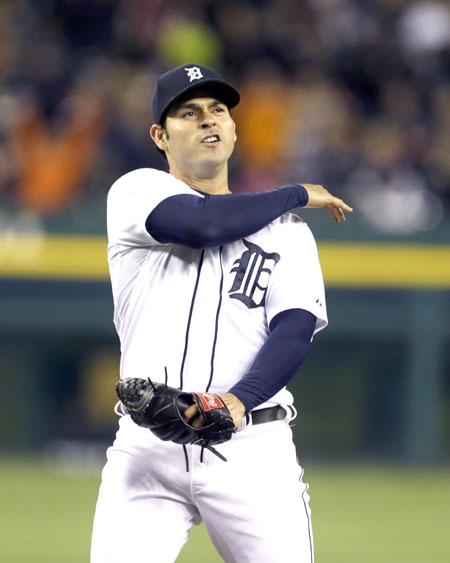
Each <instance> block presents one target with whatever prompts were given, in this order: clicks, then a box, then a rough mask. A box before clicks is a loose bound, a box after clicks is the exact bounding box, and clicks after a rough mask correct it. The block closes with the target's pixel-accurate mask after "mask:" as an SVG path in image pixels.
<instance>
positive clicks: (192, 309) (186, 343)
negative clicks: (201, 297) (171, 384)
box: [179, 250, 205, 389]
mask: <svg viewBox="0 0 450 563" xmlns="http://www.w3.org/2000/svg"><path fill="white" fill-rule="evenodd" d="M204 257H205V251H204V250H202V253H201V255H200V261H199V263H198V268H197V279H196V280H195V286H194V292H193V294H192V300H191V307H190V309H189V316H188V322H187V326H186V338H185V340H184V351H183V359H182V361H181V369H180V387H179V389H183V372H184V364H185V363H186V356H187V350H188V344H189V330H190V328H191V321H192V313H193V311H194V303H195V297H196V295H197V289H198V282H199V281H200V273H201V271H202V266H203V258H204Z"/></svg>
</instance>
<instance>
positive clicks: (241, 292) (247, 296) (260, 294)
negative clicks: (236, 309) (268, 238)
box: [228, 239, 280, 309]
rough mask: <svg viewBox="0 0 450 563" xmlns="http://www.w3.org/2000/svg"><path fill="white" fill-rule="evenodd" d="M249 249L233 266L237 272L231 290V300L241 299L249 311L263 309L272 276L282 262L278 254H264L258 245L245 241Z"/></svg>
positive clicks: (233, 269) (233, 270)
mask: <svg viewBox="0 0 450 563" xmlns="http://www.w3.org/2000/svg"><path fill="white" fill-rule="evenodd" d="M242 242H243V243H244V245H245V246H246V247H247V248H248V250H246V251H245V252H243V253H242V256H241V257H240V258H239V259H238V260H236V261H235V262H234V264H233V266H234V267H233V268H232V270H231V272H236V276H235V278H234V282H233V285H232V287H231V289H230V290H229V292H228V293H229V294H230V297H231V299H239V301H242V303H244V304H245V305H246V306H247V307H248V308H249V309H255V308H256V307H263V306H264V303H265V299H266V292H267V286H268V285H269V278H270V274H271V273H272V271H273V269H274V267H275V265H276V264H277V262H278V261H279V260H280V255H279V254H278V253H277V252H271V253H268V252H264V250H263V249H262V248H261V247H260V246H258V245H257V244H253V243H252V242H249V241H248V240H245V239H243V241H242Z"/></svg>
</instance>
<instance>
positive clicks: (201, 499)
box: [91, 64, 351, 563]
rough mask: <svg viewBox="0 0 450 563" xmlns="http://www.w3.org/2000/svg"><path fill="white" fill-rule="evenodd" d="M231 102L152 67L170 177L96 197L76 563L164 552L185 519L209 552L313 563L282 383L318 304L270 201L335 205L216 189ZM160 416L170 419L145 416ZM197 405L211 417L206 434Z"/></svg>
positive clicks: (256, 560) (317, 279)
mask: <svg viewBox="0 0 450 563" xmlns="http://www.w3.org/2000/svg"><path fill="white" fill-rule="evenodd" d="M239 99H240V96H239V92H238V91H237V90H236V89H235V88H234V87H233V86H232V85H231V84H229V83H228V82H226V81H225V80H224V79H223V78H222V77H221V76H220V75H219V74H218V73H216V72H215V71H213V70H211V69H209V68H207V67H204V66H201V65H199V64H187V65H183V66H180V67H177V68H175V69H173V70H171V71H169V72H167V73H166V74H163V75H162V76H161V77H160V78H159V80H158V82H157V85H156V90H155V93H154V98H153V112H154V118H155V123H154V124H153V125H152V127H151V131H150V135H151V138H152V140H153V142H154V143H155V145H156V147H157V148H158V149H159V150H160V151H163V152H164V154H165V156H166V158H167V161H168V164H169V168H170V172H169V173H165V172H162V171H158V170H153V169H146V168H144V169H140V170H135V171H133V172H130V173H128V174H125V175H124V176H122V177H121V178H119V179H118V180H117V181H116V182H115V183H114V184H113V186H112V188H111V190H110V192H109V194H108V204H107V205H108V239H109V244H108V260H109V266H110V274H111V283H112V290H113V298H114V305H115V313H114V323H115V326H116V329H117V332H118V334H119V337H120V342H121V365H120V377H121V380H120V382H119V384H118V393H119V396H120V398H121V399H122V410H123V413H124V416H122V417H121V418H120V421H119V430H118V432H117V436H116V440H115V441H114V444H113V446H112V447H110V448H109V449H108V452H107V459H108V461H107V463H106V465H105V468H104V470H103V473H102V485H101V487H100V492H99V498H98V502H97V508H96V514H95V520H94V528H93V537H92V547H91V563H114V562H121V563H123V562H124V561H148V562H150V561H152V562H157V563H165V562H167V563H168V562H173V561H175V560H176V558H177V556H178V554H179V552H180V550H181V548H182V547H183V545H184V544H185V542H186V541H187V540H188V533H189V530H190V528H191V527H192V526H193V525H195V524H199V523H200V522H201V521H203V522H204V523H205V526H206V528H207V530H208V533H209V535H210V537H211V539H212V541H213V543H214V545H215V547H216V548H217V551H218V552H219V554H220V555H221V557H222V558H223V559H224V560H225V561H227V562H239V563H244V562H253V563H264V562H271V563H274V562H281V561H298V562H302V563H303V562H304V563H311V562H312V561H313V540H312V530H311V518H310V509H309V504H308V501H309V496H308V493H307V488H308V486H307V484H306V483H304V482H303V480H302V476H303V469H302V467H301V466H300V465H299V463H298V461H297V457H296V452H295V447H294V444H293V441H292V433H291V429H290V427H289V422H290V421H291V420H292V419H293V418H294V417H295V415H296V411H295V408H294V406H293V397H292V395H291V393H290V392H289V391H288V390H287V389H286V384H287V383H288V382H289V380H290V379H291V378H292V377H293V375H294V374H295V373H296V371H297V369H298V367H299V366H300V365H301V363H302V361H303V360H304V358H305V357H306V355H307V353H308V351H309V348H310V343H311V340H312V337H313V335H314V334H315V333H316V332H318V331H320V330H321V329H323V328H324V327H325V326H326V324H327V313H326V304H325V295H324V287H323V279H322V274H321V269H320V265H319V260H318V256H317V249H316V245H315V242H314V239H313V236H312V234H311V232H310V230H309V228H308V226H307V225H306V223H305V222H303V221H302V220H301V219H300V218H298V217H297V216H296V215H294V214H291V213H288V212H289V211H290V210H292V209H294V208H298V207H302V206H306V205H307V206H308V207H326V208H328V211H329V213H330V215H331V216H332V218H333V219H335V220H336V221H338V222H339V221H343V220H345V216H344V212H345V211H347V212H350V211H351V208H350V207H348V206H347V205H346V204H345V203H344V202H343V201H341V200H340V199H338V198H336V197H334V196H332V195H331V194H329V193H328V192H327V191H326V190H325V189H324V188H322V187H321V186H314V185H300V184H291V185H287V186H283V187H278V188H274V189H272V190H269V191H267V192H263V193H258V194H231V192H230V190H229V187H228V178H227V166H228V160H229V158H230V156H231V154H232V152H233V148H234V144H235V141H236V127H235V123H234V121H233V119H232V117H231V114H230V109H231V108H233V107H234V106H236V105H237V104H238V102H239ZM274 103H277V101H276V100H274ZM274 134H277V133H276V131H274ZM160 392H161V393H164V392H166V393H169V399H167V400H166V402H164V401H162V397H163V395H161V394H160ZM187 392H189V393H187ZM191 392H192V393H193V394H191ZM180 397H181V399H180ZM192 397H194V398H195V400H191V398H192ZM180 401H181V402H180ZM183 401H184V402H183ZM155 405H157V406H155ZM180 405H184V406H180ZM167 411H170V413H171V414H170V416H171V417H172V418H174V417H175V418H177V417H179V420H177V422H172V418H171V419H170V421H169V422H164V424H162V423H161V417H163V416H164V413H166V412H167ZM205 411H209V412H211V413H218V414H217V420H219V419H220V420H219V423H220V424H222V426H219V427H218V428H219V430H217V432H216V434H215V435H214V436H215V437H214V439H213V438H212V434H209V431H210V429H211V428H212V427H215V425H216V423H217V420H214V421H212V422H211V423H210V421H209V419H207V418H206V415H205ZM230 421H231V422H230ZM230 425H231V426H230ZM149 428H150V430H149ZM183 428H184V430H183ZM186 429H187V430H186ZM185 430H186V432H188V438H186V432H185ZM189 432H199V434H198V436H199V438H198V439H192V438H191V435H190V434H189ZM218 436H219V437H218ZM212 444H215V445H214V447H212Z"/></svg>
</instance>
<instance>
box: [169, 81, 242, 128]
mask: <svg viewBox="0 0 450 563" xmlns="http://www.w3.org/2000/svg"><path fill="white" fill-rule="evenodd" d="M194 90H209V91H210V92H211V94H214V95H215V96H216V97H217V99H218V100H220V101H221V102H223V103H224V104H226V106H227V107H228V108H229V109H231V108H234V107H235V106H237V105H238V103H239V101H240V99H241V95H240V94H239V92H238V90H236V88H234V86H231V84H228V82H225V81H222V80H216V79H214V78H210V79H206V80H202V81H201V82H196V83H195V84H190V85H189V86H187V87H186V88H184V90H182V91H181V92H178V94H177V95H176V96H174V97H173V98H172V99H171V100H169V101H168V102H167V104H166V105H165V107H164V109H163V111H162V112H161V117H160V118H159V123H160V124H161V122H162V121H163V120H164V118H165V116H166V115H167V112H168V111H169V109H170V107H171V106H172V105H173V104H174V103H176V102H178V101H180V100H182V99H183V98H184V97H186V96H187V95H188V94H189V93H191V92H193V91H194Z"/></svg>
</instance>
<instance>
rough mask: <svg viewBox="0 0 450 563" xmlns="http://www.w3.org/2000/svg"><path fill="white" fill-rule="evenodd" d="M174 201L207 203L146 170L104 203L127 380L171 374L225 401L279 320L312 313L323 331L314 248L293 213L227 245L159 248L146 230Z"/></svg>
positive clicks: (282, 395)
mask: <svg viewBox="0 0 450 563" xmlns="http://www.w3.org/2000/svg"><path fill="white" fill-rule="evenodd" d="M177 194H192V195H195V196H196V197H199V198H201V197H204V196H203V195H202V194H200V193H198V192H196V191H195V190H193V189H191V188H190V187H189V186H188V185H187V184H185V183H184V182H182V181H181V180H177V179H176V178H174V177H173V176H171V175H170V174H168V173H165V172H161V171H158V170H153V169H150V168H143V169H140V170H135V171H133V172H130V173H128V174H125V175H124V176H122V177H121V178H119V179H118V180H117V181H116V182H115V183H114V185H113V186H112V188H111V190H110V192H109V194H108V211H107V215H108V240H109V244H108V260H109V267H110V273H111V283H112V290H113V297H114V305H115V314H114V323H115V326H116V329H117V332H118V334H119V337H120V341H121V352H122V356H121V377H122V378H125V377H141V378H147V377H150V378H151V379H152V380H153V381H164V368H167V372H168V384H169V385H171V386H174V387H179V388H183V389H184V390H186V391H204V390H208V391H211V392H213V393H217V394H222V393H225V392H227V391H228V390H229V389H230V388H231V387H232V386H233V385H234V384H235V383H236V382H237V381H239V380H240V379H241V378H242V377H243V376H244V375H245V373H246V372H247V371H248V369H249V368H250V366H251V365H252V363H253V361H254V359H255V357H256V355H257V353H258V351H259V350H260V348H261V347H262V345H263V344H264V342H265V340H266V339H267V337H268V334H269V328H268V327H269V324H270V322H271V320H272V319H273V318H274V317H275V316H276V315H277V314H278V313H280V312H281V311H284V310H287V309H294V308H300V309H305V310H307V311H310V312H311V313H312V314H313V315H315V316H316V317H317V322H316V327H315V332H317V331H319V330H321V329H322V328H324V327H325V326H326V325H327V313H326V304H325V293H324V285H323V278H322V272H321V269H320V264H319V260H318V255H317V248H316V245H315V241H314V238H313V236H312V234H311V231H310V230H309V228H308V226H307V225H306V223H305V222H304V221H302V220H301V219H300V218H298V217H297V216H296V215H293V214H290V213H287V214H284V215H283V216H282V217H280V218H279V219H276V220H275V221H273V222H271V223H270V224H269V225H267V226H266V227H265V228H263V229H261V230H260V231H258V232H257V233H255V234H253V235H251V236H248V237H246V238H245V239H242V240H238V241H236V242H234V243H230V244H226V245H223V246H217V247H214V248H209V249H205V250H195V249H190V248H187V247H183V246H179V245H175V244H161V243H160V242H158V241H157V240H155V239H154V238H152V237H151V236H150V234H149V233H148V232H147V230H146V228H145V221H146V219H147V216H148V215H149V214H150V213H151V211H152V210H153V209H154V208H155V207H156V206H157V205H158V204H159V203H160V202H161V201H163V200H164V199H166V198H167V197H170V196H173V195H177ZM224 197H226V196H224ZM274 403H281V404H291V403H292V395H291V394H290V393H289V392H288V391H287V390H286V389H285V388H284V389H282V390H281V391H279V392H278V393H277V394H276V395H275V396H274V397H272V398H271V399H270V400H269V401H268V402H267V405H269V404H274ZM264 405H266V403H265V404H264Z"/></svg>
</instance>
